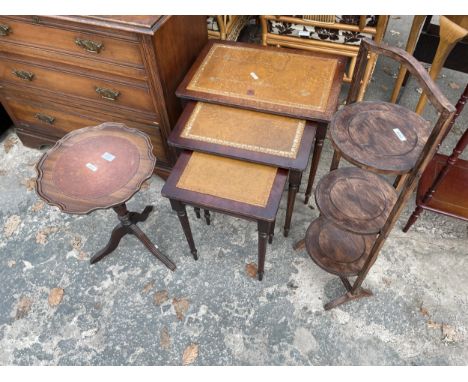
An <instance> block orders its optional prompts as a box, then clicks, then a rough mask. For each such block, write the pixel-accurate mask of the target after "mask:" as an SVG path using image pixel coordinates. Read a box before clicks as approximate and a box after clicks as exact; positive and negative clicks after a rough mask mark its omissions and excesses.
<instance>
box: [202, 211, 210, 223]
mask: <svg viewBox="0 0 468 382" xmlns="http://www.w3.org/2000/svg"><path fill="white" fill-rule="evenodd" d="M203 216H205V221H206V224H207V225H210V224H211V215H210V211H208V210H203Z"/></svg>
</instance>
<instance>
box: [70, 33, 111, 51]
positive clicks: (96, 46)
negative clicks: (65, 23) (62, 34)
mask: <svg viewBox="0 0 468 382" xmlns="http://www.w3.org/2000/svg"><path fill="white" fill-rule="evenodd" d="M75 44H76V45H78V46H79V47H80V48H83V49H84V50H86V51H87V52H91V53H99V52H100V51H101V49H102V48H103V47H104V44H103V43H102V42H95V41H91V40H82V39H81V38H78V37H77V38H76V39H75Z"/></svg>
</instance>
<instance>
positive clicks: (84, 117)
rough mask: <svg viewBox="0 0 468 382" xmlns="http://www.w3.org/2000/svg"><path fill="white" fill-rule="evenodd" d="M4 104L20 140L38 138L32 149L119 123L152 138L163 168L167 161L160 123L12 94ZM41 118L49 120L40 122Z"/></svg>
mask: <svg viewBox="0 0 468 382" xmlns="http://www.w3.org/2000/svg"><path fill="white" fill-rule="evenodd" d="M0 101H1V102H2V104H3V105H4V107H5V108H6V109H7V110H8V113H9V115H10V116H11V118H12V119H13V121H14V123H15V126H16V127H17V134H18V136H19V137H23V136H24V134H30V135H37V136H38V143H37V144H33V143H29V146H32V147H37V148H40V147H41V146H43V145H50V144H53V143H54V142H55V141H56V140H57V139H59V138H62V137H63V136H64V135H65V134H67V133H69V132H71V131H74V130H77V129H80V128H82V127H86V126H94V125H98V124H101V123H104V122H118V123H124V124H125V125H127V126H128V127H131V128H136V129H139V130H140V131H143V132H144V133H146V134H148V136H149V137H150V140H151V143H152V145H153V153H154V154H155V155H156V157H157V158H158V159H159V160H160V164H161V163H162V162H164V161H167V159H166V151H165V149H164V147H163V145H162V137H161V132H160V129H159V124H158V123H155V122H152V123H151V122H149V121H147V120H146V121H145V120H139V119H140V118H134V119H126V118H124V117H120V116H119V115H117V114H113V113H112V114H111V113H109V114H108V113H104V112H103V111H101V112H92V111H91V110H88V111H87V112H85V111H83V110H81V109H76V108H74V107H71V106H63V105H57V104H56V103H54V104H51V103H48V102H44V99H43V98H41V97H38V96H34V95H33V96H31V97H29V98H24V93H18V92H12V91H10V92H8V94H4V95H3V94H2V93H1V92H0ZM41 115H42V116H44V117H45V119H40V116H41ZM51 127H53V128H51ZM41 136H42V137H50V142H45V141H43V140H41V139H40V137H41Z"/></svg>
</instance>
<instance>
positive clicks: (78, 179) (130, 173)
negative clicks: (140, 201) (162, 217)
mask: <svg viewBox="0 0 468 382" xmlns="http://www.w3.org/2000/svg"><path fill="white" fill-rule="evenodd" d="M152 149H153V146H152V144H151V141H150V139H149V138H148V136H147V135H146V134H144V133H142V132H141V131H139V130H137V129H132V128H129V127H127V126H125V125H124V124H122V123H113V122H106V123H103V124H101V125H98V126H91V127H85V128H82V129H79V130H75V131H73V132H71V133H68V134H67V135H65V136H64V137H63V138H62V139H60V140H59V141H57V143H56V144H55V145H54V146H53V147H52V148H51V149H50V150H49V151H47V152H46V153H45V154H44V155H43V156H42V158H41V159H40V161H39V162H38V163H37V165H36V171H37V174H38V177H37V180H36V190H37V193H38V195H39V196H40V197H41V198H43V199H44V200H45V201H47V202H48V203H49V204H52V205H55V206H57V207H59V208H60V209H61V210H62V211H63V212H67V213H73V214H88V213H90V212H92V211H95V210H97V209H105V208H110V207H113V206H115V205H118V204H122V203H124V202H126V201H127V200H129V199H130V198H131V197H132V196H133V195H134V194H135V193H136V192H138V190H139V189H140V187H141V185H142V183H143V182H144V181H145V180H147V179H149V178H150V177H151V176H152V174H153V170H154V166H155V163H156V158H155V157H154V155H153V152H152Z"/></svg>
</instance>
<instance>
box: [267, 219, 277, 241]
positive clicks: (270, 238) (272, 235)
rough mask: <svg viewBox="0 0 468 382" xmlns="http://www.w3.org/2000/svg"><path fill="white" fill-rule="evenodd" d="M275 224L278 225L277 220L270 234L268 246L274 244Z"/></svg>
mask: <svg viewBox="0 0 468 382" xmlns="http://www.w3.org/2000/svg"><path fill="white" fill-rule="evenodd" d="M275 224H276V220H275V221H274V222H273V224H272V225H271V231H270V234H269V235H268V244H271V243H273V237H274V236H275Z"/></svg>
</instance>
